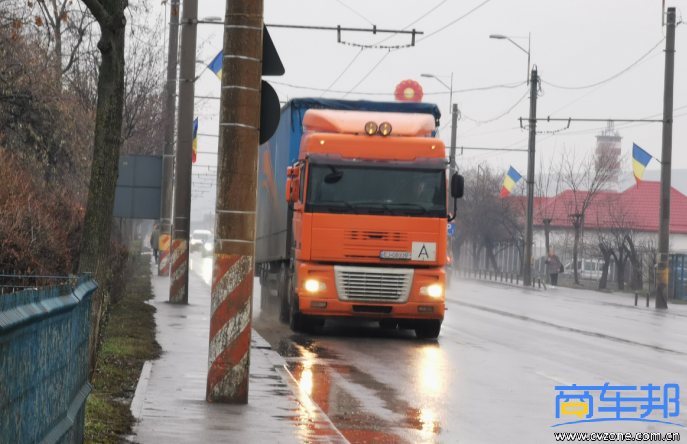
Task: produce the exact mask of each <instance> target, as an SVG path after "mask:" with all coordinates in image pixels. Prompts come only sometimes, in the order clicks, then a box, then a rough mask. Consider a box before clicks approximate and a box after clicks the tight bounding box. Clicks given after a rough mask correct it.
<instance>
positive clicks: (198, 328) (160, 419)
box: [129, 267, 347, 444]
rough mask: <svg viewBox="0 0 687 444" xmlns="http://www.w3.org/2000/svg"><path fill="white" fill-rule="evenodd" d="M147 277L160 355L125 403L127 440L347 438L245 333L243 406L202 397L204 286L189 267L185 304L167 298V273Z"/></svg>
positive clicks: (149, 443)
mask: <svg viewBox="0 0 687 444" xmlns="http://www.w3.org/2000/svg"><path fill="white" fill-rule="evenodd" d="M154 269H155V271H154V273H153V277H152V286H153V291H154V293H155V299H154V302H153V304H154V305H155V307H156V308H157V313H156V314H155V321H156V323H157V340H158V342H159V343H160V345H161V346H162V350H163V354H162V357H161V358H160V359H158V360H156V361H153V362H152V363H148V362H147V363H146V365H145V366H144V368H143V372H142V374H141V379H140V381H139V384H138V387H137V389H136V395H135V396H134V400H133V402H132V404H131V410H132V413H133V414H134V416H135V417H136V419H137V421H138V422H137V425H136V426H135V427H134V436H132V437H130V438H129V439H130V441H132V442H135V443H140V444H156V443H160V444H162V443H164V444H167V443H228V442H231V443H234V442H236V443H304V442H308V443H318V442H323V443H347V441H346V440H345V439H344V438H343V436H342V435H341V434H340V433H339V431H338V430H337V429H336V428H335V427H334V426H333V425H332V423H331V422H330V421H329V418H327V416H326V415H324V413H322V411H321V410H320V409H319V407H318V406H317V404H315V403H314V402H313V401H312V399H311V398H310V396H309V395H308V394H307V393H306V392H305V391H304V390H302V389H301V388H300V387H299V386H298V384H297V383H296V382H295V380H294V379H293V377H292V376H291V374H290V373H289V372H288V370H286V367H285V366H284V364H285V361H284V360H283V358H282V357H281V356H279V354H277V353H276V352H275V351H272V350H271V349H270V345H269V344H268V343H267V342H266V341H265V340H264V339H262V338H261V337H260V336H259V335H258V334H257V332H256V331H255V330H253V332H252V335H253V336H252V345H251V355H250V359H251V366H250V387H249V395H248V405H225V404H210V403H207V402H206V401H205V385H206V377H207V368H208V337H209V330H210V320H209V318H210V288H209V286H208V285H207V284H206V283H205V282H203V281H202V280H201V279H200V277H198V276H197V275H196V274H195V273H194V272H192V271H191V272H190V273H189V305H182V306H179V305H172V304H169V303H168V302H167V300H168V298H169V278H168V277H159V276H157V267H154Z"/></svg>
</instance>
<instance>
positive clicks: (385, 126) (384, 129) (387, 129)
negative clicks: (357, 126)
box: [379, 122, 391, 136]
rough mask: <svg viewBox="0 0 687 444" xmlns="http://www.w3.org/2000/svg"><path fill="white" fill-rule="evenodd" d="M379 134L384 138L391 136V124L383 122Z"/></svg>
mask: <svg viewBox="0 0 687 444" xmlns="http://www.w3.org/2000/svg"><path fill="white" fill-rule="evenodd" d="M379 132H380V133H381V134H382V136H388V135H389V134H391V124H390V123H389V122H382V124H381V125H379Z"/></svg>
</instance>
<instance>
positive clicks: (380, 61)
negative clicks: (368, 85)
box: [344, 51, 391, 97]
mask: <svg viewBox="0 0 687 444" xmlns="http://www.w3.org/2000/svg"><path fill="white" fill-rule="evenodd" d="M389 54H391V51H387V52H386V53H385V54H384V56H383V57H382V58H381V59H379V62H377V64H376V65H375V66H373V67H372V69H371V70H370V71H369V72H368V73H367V74H365V77H363V78H362V79H360V81H359V82H358V83H356V84H355V86H354V87H353V88H351V90H350V91H348V92H347V93H346V94H344V97H346V96H347V95H349V94H350V93H352V92H353V90H354V89H356V88H357V87H358V85H360V84H361V83H363V82H364V81H365V79H367V78H368V77H369V75H370V74H372V72H374V70H375V69H377V67H378V66H379V65H380V64H381V63H382V62H383V61H384V59H385V58H386V56H388V55H389Z"/></svg>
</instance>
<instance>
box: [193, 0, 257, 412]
mask: <svg viewBox="0 0 687 444" xmlns="http://www.w3.org/2000/svg"><path fill="white" fill-rule="evenodd" d="M226 11H227V12H226V18H225V28H224V63H223V68H222V101H221V104H220V139H219V156H218V166H217V203H216V210H215V253H214V267H213V270H212V307H211V312H212V314H211V318H210V353H209V361H208V365H209V369H208V383H207V395H206V396H207V401H208V402H224V403H232V404H246V403H247V402H248V376H249V367H250V338H251V315H252V297H251V296H252V294H253V269H254V265H255V231H256V226H255V224H256V210H257V190H258V187H257V183H258V181H257V178H258V145H259V140H260V139H259V136H260V129H259V128H260V100H261V97H260V95H261V81H262V78H261V74H262V29H263V22H262V20H263V18H262V11H263V5H262V0H227V9H226Z"/></svg>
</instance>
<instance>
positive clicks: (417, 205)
mask: <svg viewBox="0 0 687 444" xmlns="http://www.w3.org/2000/svg"><path fill="white" fill-rule="evenodd" d="M391 205H398V206H413V207H418V208H420V209H421V210H422V212H423V213H426V214H427V216H431V215H432V213H430V212H429V210H428V209H427V208H425V206H424V205H420V204H419V203H392V204H391Z"/></svg>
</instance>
